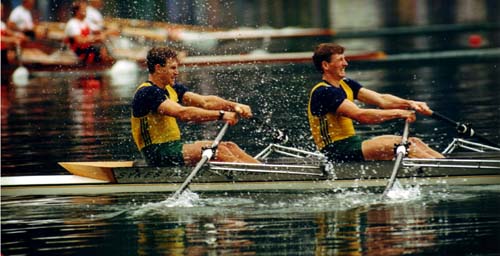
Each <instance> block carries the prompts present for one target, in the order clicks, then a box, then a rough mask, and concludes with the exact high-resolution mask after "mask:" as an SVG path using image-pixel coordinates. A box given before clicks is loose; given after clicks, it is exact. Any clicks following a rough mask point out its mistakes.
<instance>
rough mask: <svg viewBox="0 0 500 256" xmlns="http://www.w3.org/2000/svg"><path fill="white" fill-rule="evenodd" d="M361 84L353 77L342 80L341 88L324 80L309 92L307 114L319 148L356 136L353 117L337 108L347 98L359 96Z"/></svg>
mask: <svg viewBox="0 0 500 256" xmlns="http://www.w3.org/2000/svg"><path fill="white" fill-rule="evenodd" d="M361 87H362V86H361V85H360V84H359V83H358V82H356V81H354V80H351V79H348V78H344V79H342V80H341V81H340V88H337V87H334V86H332V85H330V84H328V83H327V82H326V81H322V82H320V83H318V84H316V85H315V86H314V87H313V88H312V90H311V92H310V94H309V104H308V107H307V116H308V119H309V126H310V129H311V133H312V136H313V139H314V143H315V144H316V146H317V147H318V149H319V150H321V149H323V148H324V147H325V146H327V145H329V144H331V143H333V142H335V141H338V140H343V139H346V138H349V137H351V136H354V135H355V134H356V132H355V131H354V126H353V124H352V119H350V118H348V117H345V116H342V115H340V114H337V108H338V107H339V106H340V104H342V102H343V101H344V100H345V99H347V100H350V101H354V99H356V98H357V96H358V92H359V90H360V89H361Z"/></svg>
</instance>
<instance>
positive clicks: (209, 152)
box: [170, 123, 229, 199]
mask: <svg viewBox="0 0 500 256" xmlns="http://www.w3.org/2000/svg"><path fill="white" fill-rule="evenodd" d="M228 127H229V123H225V124H224V126H223V127H222V129H221V130H220V132H219V134H218V135H217V137H216V138H215V140H214V141H213V142H212V145H211V146H210V147H209V148H205V149H203V151H202V154H201V159H200V161H199V162H198V163H197V164H196V166H195V167H194V169H193V170H192V171H191V174H189V176H188V177H187V178H186V180H185V181H184V183H182V185H181V186H180V187H179V189H177V191H175V193H174V194H173V195H172V196H171V197H170V198H172V199H177V198H179V196H180V195H181V194H182V192H184V191H185V190H186V188H187V187H188V186H189V184H191V181H192V180H193V178H194V177H195V176H196V174H197V173H198V171H199V170H200V169H201V167H203V165H204V164H205V163H206V162H208V160H210V159H211V158H212V156H213V154H214V153H215V150H216V149H217V146H218V145H219V142H220V141H221V140H222V137H223V136H224V134H226V131H227V128H228Z"/></svg>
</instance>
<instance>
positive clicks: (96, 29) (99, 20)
mask: <svg viewBox="0 0 500 256" xmlns="http://www.w3.org/2000/svg"><path fill="white" fill-rule="evenodd" d="M102 6H103V4H102V1H101V0H90V1H89V5H88V6H87V16H86V17H85V22H87V24H89V27H90V30H91V31H92V33H100V32H101V31H103V30H104V18H103V17H102V14H101V12H100V11H99V10H100V9H101V8H102Z"/></svg>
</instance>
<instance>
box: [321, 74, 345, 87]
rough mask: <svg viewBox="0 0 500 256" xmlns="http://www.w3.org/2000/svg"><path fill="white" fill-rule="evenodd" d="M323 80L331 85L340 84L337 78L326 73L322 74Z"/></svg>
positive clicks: (337, 85) (336, 85)
mask: <svg viewBox="0 0 500 256" xmlns="http://www.w3.org/2000/svg"><path fill="white" fill-rule="evenodd" d="M322 78H323V80H324V81H326V82H327V83H329V84H331V85H332V86H335V87H339V86H340V80H341V79H338V78H333V77H332V76H329V75H327V74H323V77H322Z"/></svg>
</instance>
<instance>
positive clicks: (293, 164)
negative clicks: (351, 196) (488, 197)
mask: <svg viewBox="0 0 500 256" xmlns="http://www.w3.org/2000/svg"><path fill="white" fill-rule="evenodd" d="M456 148H467V149H472V150H473V151H471V152H465V153H464V152H454V151H456V150H455V149H456ZM445 153H446V155H447V156H448V158H446V159H414V158H404V159H403V164H402V165H403V169H402V170H401V171H400V172H399V174H398V180H399V182H400V183H401V184H402V185H417V184H418V185H443V184H448V185H477V184H500V148H495V147H491V146H487V145H484V144H480V143H476V142H471V141H467V140H464V139H455V140H454V141H453V142H452V143H451V144H450V146H449V147H448V148H447V149H446V152H445ZM273 155H278V157H272V156H273ZM256 158H257V159H259V160H261V161H262V163H261V164H242V163H221V162H210V163H209V165H206V166H205V167H204V169H203V170H202V172H201V174H200V175H198V176H197V177H196V178H195V179H194V180H193V183H192V184H191V185H190V189H191V190H192V191H197V192H206V191H239V192H242V191H259V192H263V191H273V192H276V191H282V192H290V191H300V192H307V191H335V190H338V189H342V188H360V187H373V188H380V187H383V186H385V184H386V181H387V178H388V177H389V176H390V175H391V167H392V164H393V163H392V161H364V162H346V163H331V162H327V161H326V160H325V158H324V156H323V155H322V154H319V153H315V152H309V151H305V150H301V149H296V148H291V147H286V146H282V145H278V144H271V145H269V146H268V147H267V148H265V149H264V150H263V151H262V152H260V153H259V154H258V155H257V156H256ZM59 164H60V165H61V166H63V167H64V168H65V169H66V170H68V172H69V173H71V175H46V176H19V177H16V176H13V177H2V178H1V184H2V195H3V196H18V195H67V194H108V193H129V192H133V193H142V192H173V191H176V189H177V188H178V187H179V186H180V184H181V183H182V182H183V181H184V179H185V176H186V175H187V174H188V173H189V169H188V168H186V167H149V166H146V165H144V164H140V163H137V162H134V161H102V162H61V163H59Z"/></svg>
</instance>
